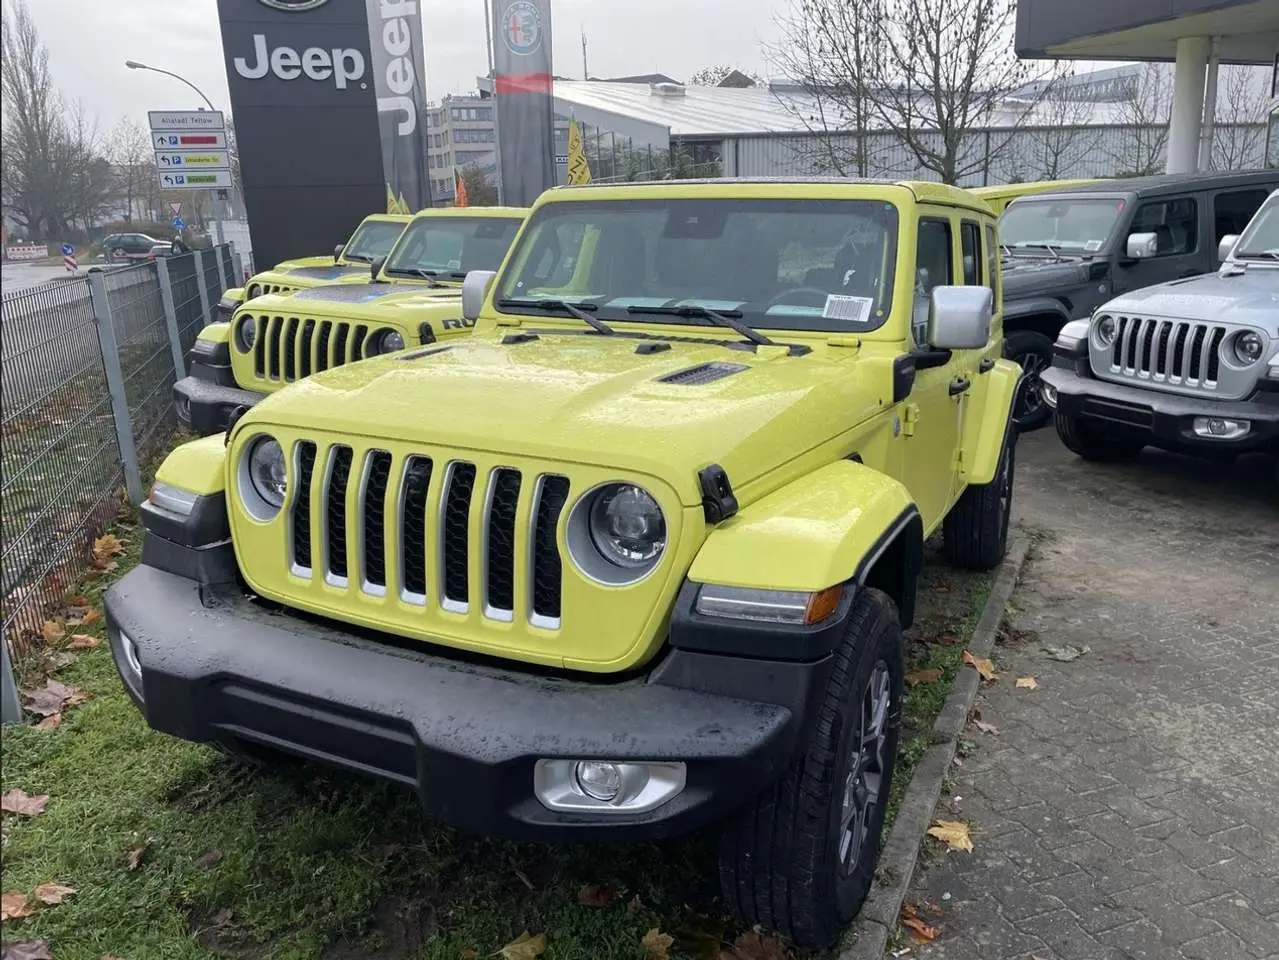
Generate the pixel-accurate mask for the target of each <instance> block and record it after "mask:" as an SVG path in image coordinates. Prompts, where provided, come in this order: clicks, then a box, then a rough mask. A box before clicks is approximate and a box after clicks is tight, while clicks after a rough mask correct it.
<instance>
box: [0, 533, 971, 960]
mask: <svg viewBox="0 0 1279 960" xmlns="http://www.w3.org/2000/svg"><path fill="white" fill-rule="evenodd" d="M117 533H118V535H119V536H120V537H122V538H124V539H127V540H129V541H130V544H129V550H130V553H129V555H127V556H122V557H120V558H119V561H120V571H123V570H125V569H128V568H129V567H130V566H131V565H132V564H133V563H134V562H136V559H137V550H138V547H139V545H140V541H141V533H142V531H141V530H140V529H131V528H128V527H126V528H124V529H123V530H119V531H117ZM927 576H930V577H936V576H937V572H936V570H935V569H932V568H930V569H929V571H928V573H927ZM946 576H947V577H952V575H951V574H946ZM109 579H110V578H109V577H104V578H101V579H100V580H98V581H96V582H94V584H93V586H90V587H89V588H88V589H87V590H85V592H87V593H88V594H89V596H90V597H91V598H92V599H93V600H94V601H95V602H96V601H97V600H98V599H99V597H100V592H101V591H102V590H104V589H105V588H106V586H107V581H108V580H109ZM949 582H950V587H949V593H948V594H947V595H946V602H945V603H941V602H934V603H931V604H929V605H928V607H927V609H928V611H929V612H928V614H927V620H926V625H925V628H924V629H920V630H917V631H913V634H914V635H915V639H914V642H913V643H912V644H911V647H910V659H911V669H915V668H917V667H919V666H937V667H940V668H942V669H943V670H944V671H945V673H944V676H943V679H942V680H941V681H939V682H937V683H935V684H928V685H925V686H922V687H916V688H913V689H912V690H911V691H910V695H909V698H908V702H907V736H906V739H905V740H904V742H903V747H902V755H901V758H900V760H899V763H900V764H901V766H900V767H899V771H900V772H899V774H898V776H897V778H896V783H897V787H898V790H899V791H900V790H902V789H904V788H905V785H906V783H907V781H908V779H909V773H910V770H911V769H912V768H913V765H914V762H916V761H917V760H918V756H919V754H920V753H922V745H923V744H926V742H927V732H928V729H929V728H930V727H931V724H932V718H933V717H935V715H936V712H937V710H938V709H940V706H941V703H942V701H943V699H944V696H945V692H946V690H947V689H948V688H949V683H950V680H951V679H952V678H953V676H954V673H955V672H956V671H957V670H958V669H959V657H960V656H961V655H962V651H963V642H962V641H961V642H960V643H959V644H956V645H955V646H953V647H946V646H941V645H936V644H934V643H929V642H926V641H928V640H930V639H933V640H935V637H936V631H937V630H941V629H951V628H953V629H954V630H956V631H959V632H960V635H961V636H962V637H964V638H965V639H966V637H967V633H966V632H962V631H964V629H965V627H966V626H970V624H969V620H970V618H971V617H974V616H975V615H976V611H979V610H980V607H981V604H982V603H983V602H984V599H985V593H986V592H987V591H988V590H989V584H990V580H989V578H962V575H954V576H953V577H952V579H951V580H950V581H949ZM934 600H936V597H934ZM952 608H955V609H957V610H960V611H961V612H960V613H956V612H955V610H954V609H952ZM77 629H78V628H77ZM99 635H100V634H99ZM58 679H60V680H62V681H63V682H65V683H69V684H72V685H74V686H77V687H80V688H83V689H85V690H88V691H89V692H91V693H92V694H93V699H92V700H90V701H89V702H87V703H85V704H83V705H81V706H78V707H74V708H72V709H70V710H68V711H67V713H66V715H65V718H64V720H63V723H62V724H61V726H60V727H59V728H57V729H55V730H52V731H40V730H37V729H35V728H34V727H30V726H25V727H18V728H8V729H6V731H5V736H4V758H3V760H4V763H3V771H2V778H0V779H2V781H3V784H2V785H3V790H5V791H8V790H11V789H14V788H21V789H23V790H25V791H26V792H27V793H29V794H41V793H47V794H49V795H50V796H51V798H52V799H51V800H50V802H49V804H48V808H47V810H46V812H45V813H44V814H42V815H40V816H37V817H32V818H15V817H11V816H8V815H6V817H5V832H6V841H5V847H4V881H3V887H4V889H5V890H6V891H10V890H18V891H24V892H26V893H28V894H30V893H31V892H32V891H33V889H34V888H35V887H36V886H37V885H38V884H41V883H47V882H58V883H64V884H69V885H70V886H73V887H75V888H76V889H77V890H78V893H77V894H76V895H75V896H74V897H72V898H70V899H69V900H68V901H67V902H65V903H63V904H61V905H59V906H52V907H42V908H41V909H40V910H39V911H38V912H37V913H36V914H35V915H34V916H32V917H30V918H28V919H24V920H21V921H16V922H14V921H11V922H9V923H7V924H5V929H4V933H5V938H6V939H26V938H47V939H49V940H50V941H51V942H52V945H53V951H54V954H55V956H57V957H58V960H97V958H99V957H101V956H103V955H104V954H113V955H116V956H120V957H127V958H128V960H212V958H234V960H312V958H319V960H355V958H361V960H363V958H369V957H377V958H379V960H460V958H463V957H470V956H472V954H471V953H470V951H474V956H476V957H490V956H492V955H493V954H494V953H495V952H496V951H497V950H499V949H500V948H501V947H502V946H503V945H504V944H505V943H507V942H509V941H511V940H513V939H515V938H516V937H518V936H519V935H520V933H521V932H522V931H524V930H529V931H531V932H533V933H544V934H545V935H546V937H547V943H548V945H547V950H546V953H545V954H544V957H545V958H547V960H645V958H646V957H647V954H646V952H645V951H644V949H643V948H642V947H641V945H640V941H641V939H642V938H643V936H644V934H645V932H646V931H648V930H650V929H652V928H653V927H658V928H660V929H661V930H663V931H665V932H669V933H671V934H673V935H675V936H676V937H677V940H676V945H675V947H674V948H673V949H672V954H671V955H672V957H673V958H695V960H701V958H709V960H718V957H719V950H720V946H721V944H722V943H725V942H731V941H732V939H733V937H734V936H735V935H736V934H737V932H738V931H737V930H735V929H734V928H732V927H731V926H730V925H729V924H728V923H727V922H726V921H725V920H723V919H722V918H721V910H720V905H719V903H718V900H717V896H718V890H717V882H716V865H715V846H714V838H713V836H711V835H710V834H702V835H696V836H693V837H691V838H686V839H684V840H681V841H679V842H673V843H669V844H663V845H655V844H647V845H627V846H595V845H579V846H557V845H549V844H516V843H507V842H499V841H493V840H487V839H483V838H476V837H472V836H468V835H464V834H460V833H457V832H455V831H453V830H450V829H447V828H445V827H441V826H439V825H436V824H434V823H432V822H430V821H429V820H427V819H426V818H425V817H424V816H423V815H422V813H421V812H420V808H419V806H418V803H417V801H416V799H415V798H413V797H412V796H409V795H407V794H406V793H402V792H397V791H396V790H394V789H392V788H389V787H385V786H381V785H378V784H374V783H371V782H367V781H363V780H358V779H354V778H349V777H346V776H344V775H340V774H336V773H333V772H331V771H323V770H319V769H317V768H312V767H306V766H298V767H294V768H289V769H285V770H278V771H272V772H257V771H249V770H246V769H245V768H242V767H240V766H239V765H238V764H236V763H235V762H233V761H231V760H229V759H226V758H224V757H223V756H221V755H220V754H218V753H216V752H215V751H213V750H211V749H208V748H206V747H203V746H199V745H194V744H189V743H186V742H184V741H181V740H177V739H174V738H171V737H167V736H164V735H161V734H157V733H154V732H152V731H150V730H149V729H148V728H147V727H146V725H145V723H144V722H143V720H142V718H141V717H140V716H139V714H138V712H137V711H136V709H135V708H134V707H133V704H132V703H131V701H130V700H129V699H128V697H127V696H126V694H125V693H124V690H123V687H122V685H121V683H120V681H119V679H118V677H117V676H116V673H115V669H114V666H113V665H112V663H111V658H110V654H109V653H108V652H107V649H106V646H105V644H104V645H103V646H102V647H100V648H98V649H96V650H93V651H90V652H88V653H86V654H82V655H80V656H79V658H78V660H76V661H75V662H73V663H71V664H70V665H68V666H66V667H65V668H63V669H62V670H61V671H60V672H59V673H58ZM139 847H145V853H144V854H143V855H142V858H141V862H140V864H139V865H138V867H137V868H136V869H133V870H131V869H129V866H128V859H129V853H130V851H132V850H136V849H138V848H139ZM214 851H216V854H215V853H213V852H214ZM586 884H593V885H604V886H608V887H610V888H612V889H613V890H614V891H615V892H616V899H614V900H613V901H612V902H611V903H609V904H608V905H607V906H605V907H602V908H596V907H588V906H583V905H581V904H579V903H578V891H579V890H580V889H581V887H582V886H583V885H586Z"/></svg>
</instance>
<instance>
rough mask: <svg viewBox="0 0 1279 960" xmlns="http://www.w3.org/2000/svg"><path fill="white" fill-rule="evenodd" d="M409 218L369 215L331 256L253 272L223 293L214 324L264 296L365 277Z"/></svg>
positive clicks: (398, 234) (298, 260) (382, 214)
mask: <svg viewBox="0 0 1279 960" xmlns="http://www.w3.org/2000/svg"><path fill="white" fill-rule="evenodd" d="M411 219H412V218H411V217H410V216H408V215H407V214H399V213H375V214H372V215H370V216H367V217H365V218H364V219H363V220H362V221H361V222H360V225H359V226H358V227H356V228H355V232H354V233H353V234H351V238H350V239H349V240H347V242H346V243H339V244H338V245H337V247H336V249H334V251H333V256H332V257H327V256H325V257H298V258H297V259H295V260H284V261H282V262H280V263H277V264H276V265H275V266H274V267H272V268H271V269H270V270H263V271H261V272H260V273H255V274H254V275H253V276H252V277H250V278H249V279H248V281H247V282H246V283H245V285H244V286H243V287H231V288H230V289H227V290H225V291H223V293H222V299H220V300H219V301H218V303H217V306H216V307H215V308H214V311H213V319H214V321H215V322H219V321H221V322H225V321H227V320H230V319H231V314H232V313H234V312H235V308H236V307H238V306H239V305H240V304H242V303H244V302H245V301H246V300H252V299H253V298H254V297H258V296H261V295H262V294H264V293H281V292H283V293H289V292H291V291H294V290H302V289H304V288H306V287H314V286H317V285H319V284H321V283H332V282H333V281H334V280H340V279H342V278H344V277H356V278H360V277H365V276H367V275H368V269H369V264H371V263H373V262H374V261H375V260H378V259H379V258H381V257H385V256H386V255H387V254H388V253H390V251H391V247H393V246H395V241H396V240H398V239H399V238H400V234H401V233H403V232H404V227H405V225H406V224H407V223H408V222H409V220H411Z"/></svg>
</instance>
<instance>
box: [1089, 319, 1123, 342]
mask: <svg viewBox="0 0 1279 960" xmlns="http://www.w3.org/2000/svg"><path fill="white" fill-rule="evenodd" d="M1093 329H1094V331H1095V332H1096V334H1097V343H1099V344H1100V345H1101V346H1103V347H1108V346H1110V345H1111V344H1112V343H1114V342H1115V335H1116V334H1117V333H1118V332H1119V325H1118V324H1117V323H1115V318H1114V317H1112V316H1109V315H1106V316H1103V317H1100V318H1098V320H1097V325H1096V326H1095V327H1094V328H1093Z"/></svg>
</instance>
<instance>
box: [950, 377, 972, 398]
mask: <svg viewBox="0 0 1279 960" xmlns="http://www.w3.org/2000/svg"><path fill="white" fill-rule="evenodd" d="M972 385H973V382H972V381H971V380H969V379H968V378H967V377H965V378H964V379H963V380H952V381H951V382H950V395H951V396H952V397H957V396H959V395H960V394H961V393H963V392H964V391H965V390H967V389H968V388H969V387H971V386H972Z"/></svg>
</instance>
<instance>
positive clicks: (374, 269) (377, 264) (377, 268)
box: [369, 257, 386, 283]
mask: <svg viewBox="0 0 1279 960" xmlns="http://www.w3.org/2000/svg"><path fill="white" fill-rule="evenodd" d="M385 266H386V257H378V258H377V259H376V260H374V261H373V262H372V263H370V264H369V278H370V279H371V280H372V281H373V282H374V283H377V277H378V274H379V273H381V272H382V268H383V267H385Z"/></svg>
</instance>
